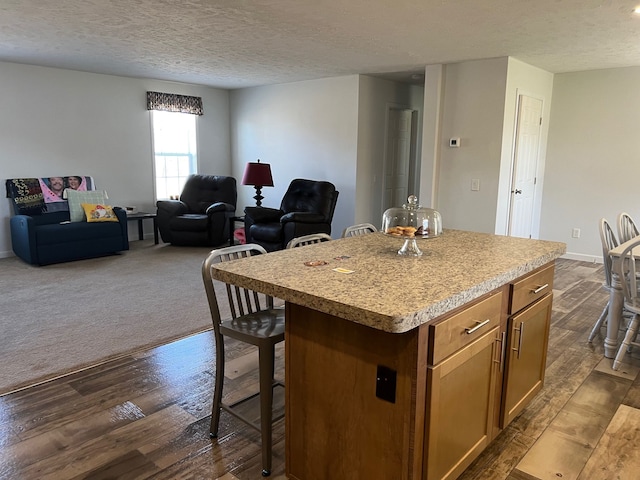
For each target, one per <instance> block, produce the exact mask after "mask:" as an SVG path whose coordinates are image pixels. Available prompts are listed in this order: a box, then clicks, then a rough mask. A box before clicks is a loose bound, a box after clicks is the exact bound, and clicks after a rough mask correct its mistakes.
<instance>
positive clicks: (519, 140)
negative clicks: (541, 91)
mask: <svg viewBox="0 0 640 480" xmlns="http://www.w3.org/2000/svg"><path fill="white" fill-rule="evenodd" d="M516 121H517V125H516V144H515V152H514V161H513V175H512V178H513V180H512V183H511V199H510V200H511V201H510V208H509V232H508V234H509V235H511V236H512V237H524V238H530V237H531V230H532V228H533V225H532V221H533V209H534V207H535V203H534V200H535V191H536V170H537V168H538V153H539V150H540V131H541V128H542V100H540V99H537V98H533V97H529V96H527V95H520V96H519V97H518V118H517V120H516Z"/></svg>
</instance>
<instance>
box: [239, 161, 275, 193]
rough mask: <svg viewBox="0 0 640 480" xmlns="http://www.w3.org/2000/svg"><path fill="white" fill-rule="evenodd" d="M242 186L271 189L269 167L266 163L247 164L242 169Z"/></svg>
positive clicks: (271, 182)
mask: <svg viewBox="0 0 640 480" xmlns="http://www.w3.org/2000/svg"><path fill="white" fill-rule="evenodd" d="M242 185H254V186H259V187H273V177H272V176H271V165H269V164H268V163H260V160H258V161H257V162H249V163H247V166H246V167H245V169H244V175H243V176H242Z"/></svg>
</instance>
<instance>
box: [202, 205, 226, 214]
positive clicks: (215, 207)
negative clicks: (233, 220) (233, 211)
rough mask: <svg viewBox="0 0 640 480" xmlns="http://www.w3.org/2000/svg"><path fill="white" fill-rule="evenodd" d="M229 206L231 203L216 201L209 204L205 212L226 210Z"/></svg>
mask: <svg viewBox="0 0 640 480" xmlns="http://www.w3.org/2000/svg"><path fill="white" fill-rule="evenodd" d="M229 207H232V205H229V204H228V203H224V202H216V203H212V204H211V205H209V206H208V207H207V210H206V212H205V213H206V214H207V215H211V214H212V213H216V212H228V211H229Z"/></svg>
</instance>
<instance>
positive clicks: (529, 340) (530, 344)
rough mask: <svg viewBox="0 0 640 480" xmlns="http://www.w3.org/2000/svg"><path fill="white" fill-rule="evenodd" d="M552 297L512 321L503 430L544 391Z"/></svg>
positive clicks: (544, 299)
mask: <svg viewBox="0 0 640 480" xmlns="http://www.w3.org/2000/svg"><path fill="white" fill-rule="evenodd" d="M552 297H553V295H552V294H548V295H546V296H545V297H543V298H542V299H541V300H538V301H537V302H535V303H533V304H532V305H530V306H529V307H527V308H525V309H523V310H521V311H520V312H518V313H517V314H515V315H513V316H512V317H511V318H509V324H508V331H509V338H508V340H507V345H508V346H509V354H508V356H507V367H506V369H507V370H506V374H505V383H504V388H503V398H504V401H503V407H502V424H501V427H502V428H504V427H506V426H507V425H508V424H509V423H510V422H511V421H512V420H513V419H514V418H515V417H516V416H517V415H518V414H519V413H520V412H521V411H522V410H523V409H524V407H526V406H527V404H528V403H529V402H530V401H531V399H532V398H533V397H534V396H535V395H536V394H537V393H538V392H539V391H540V390H541V389H542V385H543V382H544V371H545V364H546V361H547V344H548V339H549V324H550V320H551V301H552Z"/></svg>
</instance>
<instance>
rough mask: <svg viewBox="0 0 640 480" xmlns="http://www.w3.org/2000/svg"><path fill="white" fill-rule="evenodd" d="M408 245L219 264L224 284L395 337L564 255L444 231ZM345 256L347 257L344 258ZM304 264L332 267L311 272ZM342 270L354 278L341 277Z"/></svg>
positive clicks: (347, 247) (325, 247) (388, 241)
mask: <svg viewBox="0 0 640 480" xmlns="http://www.w3.org/2000/svg"><path fill="white" fill-rule="evenodd" d="M417 241H418V246H419V248H420V249H421V250H422V252H423V255H422V256H421V257H404V256H400V255H398V254H397V251H398V249H400V248H401V247H402V245H403V240H402V239H400V238H397V237H391V236H388V235H385V234H383V233H373V234H369V235H361V236H356V237H350V238H343V239H338V240H332V241H330V242H324V243H319V244H314V245H308V246H305V247H299V248H293V249H290V250H281V251H278V252H272V253H268V254H267V255H258V256H253V257H250V258H245V259H240V260H236V261H233V262H226V263H220V264H217V265H215V266H214V267H213V268H214V271H213V276H214V278H217V279H219V280H222V281H225V282H229V283H233V284H236V285H239V286H241V287H246V288H251V289H253V290H256V291H259V292H262V293H266V294H269V295H272V296H274V297H277V298H281V299H283V300H286V301H288V302H293V303H296V304H299V305H303V306H306V307H309V308H313V309H316V310H319V311H321V312H325V313H328V314H331V315H335V316H337V317H341V318H345V319H347V320H350V321H353V322H356V323H360V324H363V325H367V326H370V327H373V328H376V329H379V330H383V331H386V332H391V333H402V332H406V331H409V330H411V329H413V328H415V327H417V326H419V325H422V324H424V323H426V322H429V321H430V320H433V319H435V318H437V317H439V316H440V315H442V314H444V313H446V312H448V311H450V310H453V309H454V308H457V307H459V306H461V305H464V304H466V303H468V302H469V301H471V300H473V299H475V298H478V297H480V296H482V295H484V294H485V293H488V292H490V291H492V290H494V289H496V288H498V287H501V286H502V285H504V284H506V283H509V282H510V281H511V280H514V279H516V278H518V277H521V276H522V275H525V274H526V273H528V272H530V271H532V270H535V269H536V268H538V267H540V266H542V265H544V264H546V263H549V262H551V261H553V260H555V259H556V258H558V257H560V256H561V255H562V254H564V253H565V251H566V245H565V244H564V243H560V242H550V241H544V240H530V239H524V238H514V237H505V236H499V235H490V234H485V233H477V232H466V231H461V230H445V231H444V233H443V235H441V236H440V237H437V238H432V239H419V240H417ZM341 257H343V258H341ZM305 262H326V264H324V265H319V266H306V265H305ZM335 268H342V269H346V270H350V271H352V273H340V272H337V271H335V270H334V269H335Z"/></svg>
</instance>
